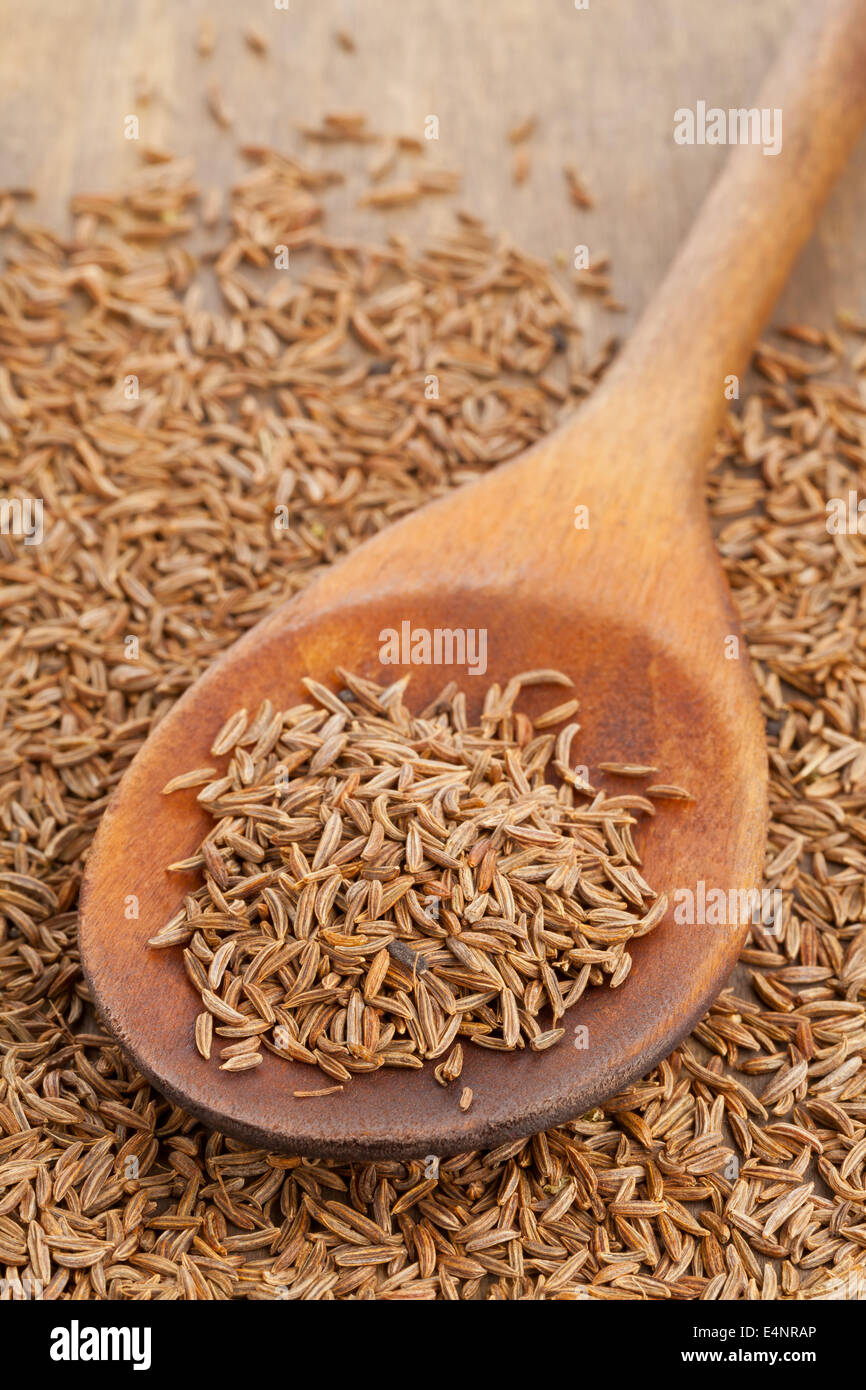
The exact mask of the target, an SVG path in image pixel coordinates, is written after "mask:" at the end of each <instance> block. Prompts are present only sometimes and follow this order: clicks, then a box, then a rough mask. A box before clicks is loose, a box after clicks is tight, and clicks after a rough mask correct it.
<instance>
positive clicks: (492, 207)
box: [0, 0, 866, 333]
mask: <svg viewBox="0 0 866 1390" xmlns="http://www.w3.org/2000/svg"><path fill="white" fill-rule="evenodd" d="M287 2H288V6H289V8H288V9H286V10H283V9H277V8H276V7H275V4H274V0H246V3H244V4H243V5H239V4H237V3H236V0H40V2H39V4H27V5H21V4H20V2H19V0H0V16H2V27H3V33H4V43H3V46H2V51H0V131H2V137H0V186H3V185H20V184H25V185H28V186H31V187H33V188H34V189H35V190H36V191H37V193H38V211H39V214H40V217H41V218H42V219H43V220H45V221H48V222H49V223H51V224H52V225H58V226H63V225H64V208H65V205H66V201H67V199H68V196H69V195H70V193H72V192H74V191H82V190H85V189H86V190H87V191H95V190H96V189H103V190H105V189H111V188H116V187H117V186H118V184H119V183H120V181H121V180H122V179H123V176H124V174H125V173H126V172H129V171H130V170H132V169H134V168H135V167H136V165H137V162H138V161H137V155H138V153H139V152H140V149H141V147H142V145H144V144H150V145H156V146H165V147H168V148H170V149H172V150H174V151H176V152H177V153H179V154H180V153H188V154H192V155H193V156H194V157H195V159H196V163H197V166H198V170H199V173H200V177H201V180H202V183H203V185H204V186H210V185H214V184H217V185H222V186H225V185H226V184H227V183H228V182H230V181H231V180H232V179H233V178H234V177H236V176H237V174H238V173H239V172H240V170H241V169H242V168H243V167H244V165H243V161H242V159H241V158H240V157H239V155H238V153H237V146H238V144H239V143H242V142H244V141H262V142H267V143H269V144H272V145H274V146H276V147H277V148H280V149H282V150H285V151H287V152H295V153H299V152H303V153H305V154H307V155H308V156H309V157H310V158H311V160H312V161H314V162H316V161H319V160H322V161H325V160H326V161H327V162H328V163H332V164H334V165H336V166H337V167H339V168H344V169H345V170H346V171H347V173H348V174H349V175H350V176H349V177H348V180H347V182H346V184H345V185H342V186H341V187H339V188H336V189H334V190H332V191H331V192H329V193H328V195H327V207H328V219H327V226H328V228H329V229H330V230H331V231H334V232H336V233H342V234H355V233H360V234H363V235H372V236H379V235H381V234H383V233H384V232H385V231H387V230H388V229H390V228H391V227H393V226H395V225H399V226H400V227H401V228H405V229H406V230H407V231H408V232H409V233H410V234H413V235H417V236H422V235H423V234H424V233H425V232H428V231H431V230H432V231H438V230H440V229H441V228H443V227H444V226H446V225H448V224H449V222H450V210H449V204H452V203H453V202H454V201H455V200H454V199H450V198H434V199H427V200H425V201H424V203H423V205H422V206H420V207H415V208H407V209H405V210H401V211H400V212H398V213H397V214H394V213H393V212H392V213H389V214H383V213H381V212H377V211H373V210H371V209H361V208H358V206H357V200H358V196H359V193H360V192H361V191H362V189H363V188H364V187H365V186H366V179H365V178H364V177H363V176H362V172H361V171H362V170H363V168H364V165H365V163H366V161H367V160H368V159H369V158H370V150H369V149H363V150H358V149H352V148H349V149H347V148H346V147H336V148H335V147H319V146H316V145H313V144H311V143H310V142H309V141H304V140H303V139H302V137H301V136H300V134H299V130H298V127H299V126H301V125H304V124H316V123H318V121H319V119H320V118H321V116H322V114H323V113H324V112H326V111H328V110H335V109H338V110H346V109H351V110H354V109H357V110H363V111H366V112H367V113H368V116H369V119H370V122H371V124H372V125H373V126H375V128H376V129H378V130H381V131H383V132H390V133H407V134H414V135H418V136H420V135H422V134H423V129H424V121H425V118H426V117H427V116H428V115H436V116H437V117H438V119H439V140H438V142H435V148H434V149H433V150H432V151H431V152H430V153H429V154H428V156H427V157H428V159H429V160H430V161H431V162H433V163H436V164H439V165H442V166H444V167H449V168H451V167H456V166H459V167H460V168H462V169H463V170H464V184H463V189H462V191H461V194H460V195H459V199H458V200H457V201H459V203H460V204H461V205H462V206H465V207H466V208H468V209H470V210H472V211H475V212H478V213H480V214H482V215H483V216H485V217H487V218H488V219H489V220H490V222H491V224H492V225H494V226H497V227H503V228H507V229H508V231H509V232H510V233H511V235H512V236H513V237H514V239H515V240H516V241H517V243H518V244H519V245H522V246H524V247H525V248H526V249H528V250H531V251H534V252H536V253H537V254H540V255H544V256H551V255H553V254H555V253H556V252H557V251H565V252H568V253H569V254H570V252H571V248H573V246H574V245H575V244H577V243H586V244H587V246H588V247H589V248H590V251H591V253H592V254H593V255H596V254H599V253H601V252H606V253H609V254H610V255H611V257H612V261H613V269H614V288H615V292H616V293H617V295H618V296H619V297H620V298H621V299H622V300H623V301H625V303H626V304H627V306H628V309H627V312H626V313H625V314H623V315H619V316H617V317H616V318H615V319H612V320H610V322H612V323H614V325H615V329H616V331H617V332H620V333H624V332H627V331H628V329H629V328H630V326H631V324H632V322H633V321H634V317H635V314H636V313H637V312H638V311H639V310H640V308H641V307H642V306H643V305H644V304H645V303H646V301H647V299H648V298H649V296H650V294H651V292H652V289H653V287H654V286H655V285H656V284H657V283H658V281H659V278H660V276H661V275H662V273H663V272H664V270H665V268H666V266H667V265H668V263H669V262H670V260H671V258H672V256H673V253H674V251H675V249H676V247H677V245H678V243H679V242H680V240H681V239H682V237H683V235H684V233H685V232H686V230H687V228H688V226H689V223H690V221H691V218H692V216H693V214H694V212H695V210H696V208H697V206H698V203H699V201H700V198H701V196H702V194H703V193H704V191H705V190H706V188H707V187H708V185H709V183H710V182H711V180H712V178H713V176H714V175H715V174H716V172H717V171H718V170H719V169H720V167H721V164H722V161H723V159H724V156H725V151H724V149H722V148H720V147H712V146H703V147H697V146H695V147H686V146H680V145H677V144H675V143H674V140H673V113H674V111H675V110H676V108H677V107H679V106H694V103H695V102H696V101H697V100H699V99H704V100H705V101H707V103H708V104H709V105H718V106H722V107H729V106H743V105H750V104H751V103H752V101H753V98H754V97H755V95H756V93H757V88H758V84H759V81H760V78H761V75H762V73H763V71H764V69H765V68H766V66H767V65H768V63H769V61H770V59H771V57H772V55H773V53H774V51H775V50H776V48H777V47H778V45H779V44H780V42H781V41H782V40H783V39H784V37H785V34H786V32H787V30H788V28H789V26H790V24H791V21H792V18H793V16H794V15H795V14H796V13H797V10H798V8H799V6H800V4H802V3H803V0H761V3H760V5H757V4H756V3H755V0H727V3H726V4H724V5H719V4H718V0H651V3H649V2H648V0H589V8H588V9H586V10H578V9H576V8H575V5H574V3H573V0H436V3H435V4H430V3H428V2H427V0H287ZM806 2H807V3H812V2H813V0H806ZM864 2H866V0H864ZM203 16H208V17H209V18H210V19H211V21H212V23H213V26H214V29H215V32H216V36H217V43H216V48H215V51H214V53H213V55H212V56H211V57H210V58H209V59H203V58H201V57H200V56H199V54H198V52H197V49H196V34H197V30H198V24H199V20H200V19H201V18H202V17H203ZM248 24H254V25H255V26H256V27H257V28H258V29H259V30H260V31H261V32H262V33H263V34H264V35H265V36H266V38H267V40H268V44H269V51H268V54H267V55H266V56H265V57H260V56H256V54H255V53H253V52H252V51H251V50H250V49H249V47H248V46H247V45H246V43H245V42H244V39H243V31H244V28H245V27H246V26H247V25H248ZM339 29H342V30H345V31H348V32H349V33H350V34H351V35H352V36H353V38H354V40H355V43H356V45H357V48H356V51H355V52H354V53H349V52H345V51H344V50H343V49H342V48H341V47H340V46H339V45H338V43H337V42H336V40H335V31H337V30H339ZM212 79H215V80H216V81H218V83H219V85H220V89H221V91H222V93H223V96H224V100H225V102H226V104H227V105H228V106H229V107H231V108H232V110H233V112H234V125H233V128H232V129H231V130H229V131H226V130H223V129H220V127H219V126H218V125H217V124H216V123H215V121H214V120H213V118H212V117H211V116H210V115H209V114H208V111H207V107H206V101H205V91H206V87H207V84H208V82H209V81H211V80H212ZM142 81H144V82H145V83H146V84H147V85H149V86H150V88H151V89H152V95H151V97H150V100H149V101H147V102H144V101H143V100H142V99H141V95H140V93H141V83H142ZM530 113H534V114H536V115H537V117H538V131H537V134H536V136H535V137H534V138H533V140H532V142H531V145H530V150H531V162H532V168H531V172H530V175H529V178H528V180H527V182H526V183H525V184H523V185H522V186H520V187H516V186H515V185H514V184H513V182H512V178H511V157H512V151H511V147H510V146H509V145H508V143H507V139H506V131H507V129H508V127H509V126H510V125H511V124H512V123H513V122H515V121H516V120H518V119H520V118H522V117H523V116H526V115H528V114H530ZM130 114H137V115H138V117H139V120H140V127H141V141H140V143H139V144H138V145H137V146H136V144H135V143H134V142H132V141H128V140H126V139H125V138H124V133H123V128H124V118H125V117H126V116H127V115H130ZM432 144H434V142H431V145H432ZM567 160H572V161H573V162H574V163H575V165H576V166H577V168H578V169H579V170H580V171H581V174H582V175H583V176H584V178H585V181H586V183H587V185H588V186H589V187H590V189H591V190H592V192H593V194H594V195H595V197H596V200H597V205H596V208H595V209H594V210H593V211H591V212H582V211H580V210H579V209H576V208H575V207H574V206H573V205H572V204H571V203H570V201H569V199H568V198H567V196H566V192H565V188H564V181H563V175H562V165H563V163H564V162H565V161H567ZM404 176H405V175H404ZM864 225H866V145H864V144H861V146H860V148H859V150H858V152H857V154H856V156H855V158H854V160H853V162H852V163H851V165H850V167H849V169H848V170H847V172H846V174H845V176H844V178H843V181H842V183H841V184H840V186H839V187H838V189H837V190H836V192H835V194H834V195H833V198H832V201H831V203H830V205H829V206H828V208H827V209H826V211H825V213H824V216H823V218H822V221H821V224H820V227H819V229H818V231H817V233H816V235H815V236H814V238H813V240H812V242H811V244H810V245H809V247H808V249H807V250H806V252H805V253H804V255H803V257H802V258H801V261H800V264H799V266H798V267H797V270H796V272H795V275H794V277H793V279H792V281H791V283H790V285H789V287H788V290H787V292H786V295H785V298H784V300H783V303H782V307H781V309H780V311H779V314H780V317H785V318H801V319H806V320H810V321H814V322H828V321H829V320H830V317H831V315H832V311H833V308H834V307H839V306H844V307H848V308H852V309H854V310H857V311H860V312H862V311H863V309H864V307H866V238H864V237H863V235H862V228H863V226H864ZM858 232H860V235H859V236H858ZM698 327H699V326H698V325H696V328H698Z"/></svg>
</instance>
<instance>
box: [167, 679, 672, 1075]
mask: <svg viewBox="0 0 866 1390" xmlns="http://www.w3.org/2000/svg"><path fill="white" fill-rule="evenodd" d="M338 676H339V679H340V682H341V684H342V687H343V689H342V690H341V692H340V694H335V693H333V692H332V691H331V690H329V689H327V688H326V687H325V686H323V685H321V684H319V683H318V682H316V681H313V680H310V679H307V680H305V681H304V685H305V687H306V689H307V691H308V692H309V694H310V697H311V700H312V703H305V704H301V705H296V706H295V707H294V708H292V709H289V710H286V711H276V710H274V708H273V706H272V705H271V704H270V703H269V702H267V701H266V702H265V703H264V704H263V705H262V706H261V708H260V709H259V710H258V712H257V713H256V715H255V717H254V718H252V719H251V718H249V716H248V714H247V711H246V710H240V711H238V712H237V713H235V714H234V715H232V717H231V718H229V720H228V721H227V722H226V724H225V725H224V727H223V728H222V730H221V731H220V733H219V734H218V736H217V738H216V740H215V741H214V744H213V747H212V750H211V751H212V753H213V754H214V756H221V755H230V760H229V763H228V766H227V768H226V770H225V772H224V774H223V775H220V774H219V772H218V769H217V768H216V767H208V768H199V769H195V770H194V771H191V772H188V773H185V774H182V775H181V776H179V777H176V778H174V779H173V780H172V781H171V782H169V783H168V785H167V786H166V787H165V788H164V790H165V791H166V792H175V791H179V790H183V789H186V790H188V789H190V788H198V787H200V788H201V790H200V791H198V800H199V802H201V803H202V805H204V806H206V808H207V809H208V811H209V812H210V813H211V815H212V816H213V818H214V821H215V824H214V826H213V829H212V830H211V831H210V832H209V834H208V835H207V837H206V838H205V840H204V841H203V843H202V844H201V846H200V847H199V850H198V853H197V854H195V855H193V856H192V857H191V858H188V859H185V860H183V861H182V862H180V863H177V864H174V865H172V868H173V869H176V870H184V871H189V870H190V869H201V870H202V871H203V876H204V882H203V884H202V886H201V887H200V888H198V889H197V890H196V891H195V892H193V893H191V894H189V895H188V896H187V897H186V899H185V901H184V905H183V907H182V908H181V909H180V911H179V912H178V913H177V914H176V915H175V916H174V917H173V918H172V919H171V920H170V921H169V922H168V923H166V925H165V926H164V927H163V929H162V930H161V931H160V932H159V933H158V934H157V935H156V936H155V937H154V938H152V940H151V941H150V945H151V946H153V947H171V946H177V945H183V947H184V961H185V964H186V970H187V974H188V976H189V978H190V980H191V981H192V983H193V985H194V986H195V988H196V989H197V990H198V991H199V993H200V995H201V1002H202V1011H201V1013H200V1014H199V1016H198V1019H197V1024H196V1045H197V1047H198V1049H199V1051H200V1052H201V1053H202V1055H203V1056H204V1057H206V1058H210V1056H211V1055H212V1052H213V1050H214V1049H215V1048H216V1047H217V1046H218V1049H219V1057H220V1064H221V1066H222V1068H223V1070H227V1071H244V1070H247V1069H249V1068H252V1067H255V1066H258V1065H259V1064H260V1063H261V1062H262V1061H263V1060H264V1058H263V1051H262V1049H263V1048H266V1049H268V1050H270V1051H274V1052H276V1053H278V1054H279V1055H281V1056H283V1057H286V1058H291V1059H293V1060H295V1061H302V1062H307V1063H309V1064H311V1065H313V1066H318V1067H319V1068H320V1069H321V1071H322V1072H324V1073H325V1075H326V1076H327V1077H328V1078H329V1079H330V1080H331V1081H332V1082H336V1083H338V1084H342V1083H345V1082H346V1081H348V1080H350V1078H351V1076H352V1074H353V1073H355V1072H369V1071H375V1070H377V1069H378V1068H379V1067H382V1066H392V1067H421V1066H422V1065H423V1062H424V1060H425V1059H428V1058H429V1059H434V1060H435V1061H436V1063H437V1065H436V1068H435V1075H436V1078H437V1080H438V1081H440V1082H441V1083H442V1084H443V1085H446V1084H448V1083H449V1082H450V1081H453V1080H456V1078H457V1077H458V1076H459V1075H460V1071H461V1068H462V1064H463V1044H464V1043H465V1042H467V1041H471V1042H474V1043H476V1044H478V1045H479V1046H481V1047H488V1048H496V1049H498V1050H500V1051H513V1050H514V1049H516V1048H523V1047H525V1046H527V1045H528V1046H529V1047H530V1048H532V1049H533V1050H534V1051H542V1050H543V1049H545V1048H547V1047H550V1046H552V1045H553V1044H554V1043H556V1042H557V1041H558V1040H559V1039H560V1038H561V1037H562V1036H563V1033H564V1031H565V1030H564V1029H563V1028H562V1027H561V1026H560V1021H561V1019H562V1016H563V1013H564V1012H565V1010H566V1009H568V1008H569V1007H570V1006H571V1005H572V1004H574V1003H575V1002H576V1001H577V1000H578V999H579V998H580V997H581V995H582V994H583V992H584V990H585V989H586V988H587V986H588V985H599V984H602V983H603V982H604V981H605V980H607V982H608V983H609V984H610V985H611V986H612V987H616V986H617V985H619V984H621V983H622V982H623V980H625V978H626V976H627V975H628V973H629V970H630V968H631V956H630V955H629V952H628V945H629V942H630V941H632V940H633V939H634V938H635V937H639V936H644V935H645V934H646V933H647V932H649V931H651V930H652V929H653V927H655V926H656V925H657V924H658V922H659V921H660V920H661V919H662V917H663V916H664V913H665V910H666V907H667V900H666V899H665V897H664V896H657V895H656V894H655V893H654V892H653V890H652V888H651V887H650V886H649V884H648V883H646V882H645V880H644V879H643V878H642V876H641V874H640V872H639V865H640V859H639V857H638V853H637V851H636V849H635V845H634V841H633V838H632V828H633V826H634V825H635V824H636V822H637V817H638V815H640V814H641V813H645V814H652V812H653V809H654V808H653V803H652V801H651V800H650V799H649V798H648V797H647V796H642V795H638V794H627V795H617V796H611V795H606V794H605V793H604V792H603V791H600V790H598V791H597V790H595V789H594V788H593V787H591V786H590V785H589V784H588V783H587V782H586V781H584V780H582V778H581V776H580V775H579V773H578V772H577V771H575V770H574V769H573V767H572V759H571V747H572V742H573V740H574V737H575V734H576V733H577V732H578V729H579V725H578V724H577V723H574V722H566V721H571V720H572V716H573V715H574V714H575V713H576V711H577V707H578V701H577V700H576V699H574V698H567V699H565V700H563V699H560V700H559V701H558V703H557V704H555V705H554V706H552V707H551V708H549V709H548V710H547V711H546V712H545V713H543V714H541V715H538V716H536V717H535V718H534V719H531V718H530V717H529V715H528V714H526V713H523V712H522V711H519V710H516V709H515V703H516V701H517V700H518V697H519V696H520V693H521V691H522V690H523V688H524V687H526V686H530V685H539V684H543V683H548V682H549V683H553V684H555V685H560V686H568V685H570V684H571V682H570V681H569V680H568V678H567V677H566V676H563V675H561V674H560V673H559V672H557V671H530V672H525V673H523V674H522V675H518V676H516V677H514V679H513V680H511V681H510V682H509V683H508V685H507V686H506V687H505V688H504V689H501V688H500V687H499V686H498V685H492V686H491V687H490V688H489V690H488V691H487V694H486V697H485V700H484V704H483V709H482V713H481V716H480V719H479V722H478V724H477V725H474V726H471V727H470V726H469V724H468V721H467V714H466V698H465V695H464V694H462V693H461V692H459V691H458V690H457V688H456V685H455V684H454V683H452V684H450V685H448V686H446V688H445V690H444V691H443V692H442V693H441V695H440V696H439V697H438V699H436V700H435V701H434V702H433V703H432V704H431V705H430V706H428V707H427V708H426V709H425V710H423V711H422V712H421V714H419V715H417V716H416V715H413V714H411V713H410V712H409V711H408V710H407V708H406V706H405V705H404V703H403V695H404V692H405V689H406V685H407V683H408V677H405V678H403V679H401V680H399V681H397V682H396V683H395V684H393V685H391V686H389V687H388V688H384V687H382V686H379V685H376V684H374V683H373V682H372V681H369V680H364V679H361V678H359V677H358V676H356V675H353V674H352V673H350V672H348V671H345V670H342V669H340V670H339V671H338ZM557 727H558V729H559V731H558V732H553V730H555V729H556V728H557ZM603 766H605V767H608V768H611V769H616V770H617V771H621V772H622V771H624V772H626V773H628V772H632V773H634V774H637V775H649V774H651V773H653V772H655V770H656V769H654V768H649V767H647V768H643V767H639V766H635V767H633V768H623V767H621V765H619V764H604V765H603ZM551 774H556V776H557V780H556V782H555V783H554V781H552V780H548V776H549V775H551ZM649 791H650V792H653V791H655V788H650V789H649ZM677 791H678V789H676V788H671V787H665V786H659V788H658V792H659V794H661V795H662V796H666V795H667V796H669V795H671V794H672V793H675V792H677ZM682 795H686V794H685V793H682ZM545 1009H549V1010H550V1014H549V1015H548V1017H550V1018H552V1026H547V1027H544V1026H542V1024H541V1023H540V1022H539V1014H540V1013H541V1012H542V1011H543V1010H545ZM214 1035H216V1038H215V1036H214ZM217 1038H218V1040H219V1041H218V1043H217ZM299 1094H301V1093H299ZM311 1094H312V1093H311Z"/></svg>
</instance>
